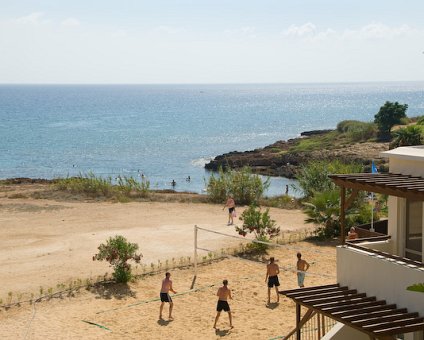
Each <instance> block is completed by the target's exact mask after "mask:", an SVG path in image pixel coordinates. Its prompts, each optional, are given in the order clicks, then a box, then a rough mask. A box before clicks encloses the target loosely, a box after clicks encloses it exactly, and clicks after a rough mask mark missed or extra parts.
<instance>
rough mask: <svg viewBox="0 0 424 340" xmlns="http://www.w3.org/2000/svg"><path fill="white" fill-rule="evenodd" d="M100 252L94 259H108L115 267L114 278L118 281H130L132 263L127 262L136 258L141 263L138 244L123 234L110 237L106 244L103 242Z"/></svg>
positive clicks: (99, 248)
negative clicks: (129, 240)
mask: <svg viewBox="0 0 424 340" xmlns="http://www.w3.org/2000/svg"><path fill="white" fill-rule="evenodd" d="M97 249H98V250H99V252H98V253H97V254H95V255H94V256H93V261H95V260H98V261H107V262H109V263H110V265H111V266H112V267H113V269H114V272H113V278H114V279H115V280H116V282H124V283H125V282H128V281H129V280H130V279H131V277H132V275H131V265H130V264H129V263H128V262H127V261H129V260H134V261H135V262H137V263H139V262H140V259H141V257H142V256H143V255H142V254H137V253H136V252H137V250H138V245H137V244H136V243H130V242H128V241H127V239H126V238H125V237H123V236H120V235H116V236H115V237H110V238H109V239H108V240H107V241H106V244H103V243H102V244H101V245H100V246H99V247H98V248H97Z"/></svg>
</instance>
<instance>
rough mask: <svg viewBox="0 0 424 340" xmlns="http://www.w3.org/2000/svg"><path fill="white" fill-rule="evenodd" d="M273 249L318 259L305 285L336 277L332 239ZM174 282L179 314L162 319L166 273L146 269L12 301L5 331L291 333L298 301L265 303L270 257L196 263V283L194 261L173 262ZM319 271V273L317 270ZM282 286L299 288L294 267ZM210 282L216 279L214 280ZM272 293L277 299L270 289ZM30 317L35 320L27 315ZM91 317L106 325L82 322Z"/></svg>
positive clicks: (85, 335)
mask: <svg viewBox="0 0 424 340" xmlns="http://www.w3.org/2000/svg"><path fill="white" fill-rule="evenodd" d="M292 246H293V247H289V248H285V249H277V250H272V251H270V252H269V255H273V256H275V257H276V258H277V259H278V260H279V262H278V264H279V265H280V266H282V267H287V268H294V266H295V262H296V259H295V254H296V251H297V250H301V251H302V253H303V256H304V258H305V259H306V260H308V261H310V262H313V263H312V264H311V268H310V273H311V275H308V276H307V277H306V279H305V284H306V286H312V285H321V284H330V283H335V282H336V278H335V248H334V246H331V247H330V246H314V245H311V244H309V243H306V242H302V243H296V244H292ZM171 274H172V276H171V279H172V280H173V285H174V289H175V290H176V291H177V292H178V293H183V294H182V295H178V296H175V297H174V304H175V306H174V312H173V316H174V320H173V321H171V322H168V318H167V312H168V309H167V308H168V306H167V305H165V308H164V321H159V320H158V314H159V305H160V302H159V301H157V300H156V301H152V300H153V299H157V297H158V293H159V290H160V283H161V280H162V279H163V277H164V274H163V273H161V274H157V275H152V276H147V277H145V278H144V279H140V280H138V281H136V282H135V283H131V284H130V285H129V286H118V287H116V285H115V286H113V287H114V288H111V289H107V288H106V289H105V288H103V287H98V288H97V289H96V288H92V289H91V290H90V291H87V290H81V291H80V292H79V293H76V296H75V297H64V298H63V299H58V298H55V299H52V300H50V301H44V302H41V303H37V304H36V305H35V311H34V309H33V308H34V307H33V306H30V305H28V304H26V305H23V306H22V307H13V308H11V309H10V310H8V311H1V312H0V324H1V325H2V327H1V328H0V337H1V338H2V339H15V338H18V337H19V338H20V337H24V336H25V334H26V333H27V334H28V337H27V338H28V339H77V338H82V339H124V338H125V339H219V338H222V337H224V338H226V339H270V338H273V337H276V336H281V335H284V334H287V333H288V332H289V331H290V330H291V329H293V328H294V325H295V304H294V303H293V302H292V301H291V300H289V299H287V298H284V297H283V296H281V297H280V304H275V303H271V305H270V306H266V299H267V288H266V284H265V282H264V279H265V264H263V263H258V262H254V261H247V260H239V259H234V258H231V259H227V260H222V261H217V262H215V263H213V264H208V265H202V266H200V267H199V272H198V277H197V280H196V286H195V287H196V288H199V289H200V290H199V291H196V292H191V293H187V291H189V288H190V286H191V282H192V278H193V271H192V269H185V270H178V269H177V270H171ZM314 274H317V276H314ZM224 278H226V279H228V280H229V288H230V289H232V291H233V300H231V301H230V306H231V309H232V313H233V324H234V329H231V330H230V329H229V323H228V316H227V314H226V313H225V312H223V313H222V314H221V318H220V320H219V322H218V328H219V330H217V331H215V330H214V329H213V328H212V326H213V322H214V318H215V307H216V291H217V288H218V287H219V285H220V284H221V281H222V279H224ZM280 281H281V286H280V289H291V288H297V287H296V284H297V281H296V274H295V273H294V272H293V271H282V272H281V273H280ZM211 285H213V286H211ZM271 301H272V302H274V301H275V292H274V291H272V295H271ZM31 320H32V322H31V323H30V321H31ZM83 320H85V321H89V322H93V323H96V324H98V325H101V326H104V327H107V328H108V329H109V330H106V329H103V328H100V327H98V326H95V325H91V324H88V323H85V322H84V321H83Z"/></svg>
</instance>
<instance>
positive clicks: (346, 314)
mask: <svg viewBox="0 0 424 340" xmlns="http://www.w3.org/2000/svg"><path fill="white" fill-rule="evenodd" d="M280 294H283V295H285V296H287V297H288V298H290V299H292V300H293V301H294V302H295V303H296V328H295V329H294V330H293V332H292V334H294V333H296V339H297V340H300V339H301V331H300V330H301V328H302V326H303V325H304V324H305V323H306V322H307V321H308V320H309V319H310V318H311V317H312V316H313V315H314V314H316V313H319V314H321V315H324V316H327V317H330V318H332V319H334V320H336V321H338V322H341V323H343V324H345V325H347V326H349V327H352V328H354V329H357V330H359V331H361V332H363V333H366V334H368V336H369V337H370V339H383V340H385V339H387V340H388V339H391V340H392V339H395V337H394V336H395V335H396V334H403V333H409V332H415V331H419V330H424V318H423V317H420V316H419V315H418V313H408V310H407V309H406V308H397V307H396V305H395V304H387V303H386V301H384V300H377V298H376V297H374V296H371V297H368V296H367V295H366V294H365V293H358V292H357V291H356V289H350V288H348V287H340V285H339V284H332V285H325V286H317V287H308V288H299V289H292V290H284V291H280ZM301 306H304V307H306V308H307V309H308V310H307V312H306V313H305V314H304V316H303V318H302V319H301V318H300V317H301Z"/></svg>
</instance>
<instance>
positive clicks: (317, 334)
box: [276, 313, 337, 340]
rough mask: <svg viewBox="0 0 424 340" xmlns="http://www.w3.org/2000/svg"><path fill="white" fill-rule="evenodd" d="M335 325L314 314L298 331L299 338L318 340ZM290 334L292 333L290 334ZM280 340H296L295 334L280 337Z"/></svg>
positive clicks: (329, 319) (331, 320)
mask: <svg viewBox="0 0 424 340" xmlns="http://www.w3.org/2000/svg"><path fill="white" fill-rule="evenodd" d="M336 323H337V321H336V320H334V319H331V318H329V317H327V316H325V315H323V314H320V313H316V314H315V315H314V316H312V317H311V318H310V319H309V320H308V321H306V323H305V324H304V325H303V326H302V328H301V329H300V338H301V339H302V340H319V339H321V338H322V337H323V336H324V335H325V334H326V333H327V332H328V331H329V330H330V329H331V328H333V326H334V325H335V324H336ZM290 333H292V332H290ZM276 339H282V340H296V339H297V334H296V332H294V333H293V334H290V335H288V336H282V337H280V338H276Z"/></svg>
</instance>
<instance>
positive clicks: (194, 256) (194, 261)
mask: <svg viewBox="0 0 424 340" xmlns="http://www.w3.org/2000/svg"><path fill="white" fill-rule="evenodd" d="M193 264H194V270H193V271H194V273H193V280H192V281H191V286H190V289H193V288H194V284H195V283H196V278H197V225H196V224H195V225H194V250H193Z"/></svg>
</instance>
